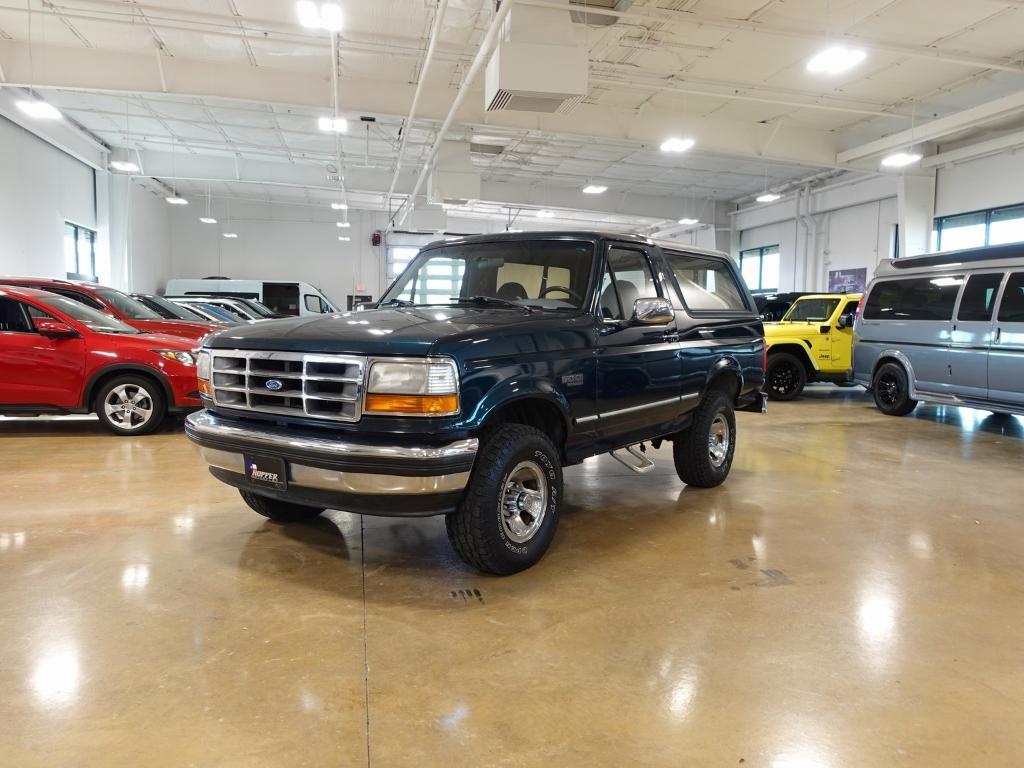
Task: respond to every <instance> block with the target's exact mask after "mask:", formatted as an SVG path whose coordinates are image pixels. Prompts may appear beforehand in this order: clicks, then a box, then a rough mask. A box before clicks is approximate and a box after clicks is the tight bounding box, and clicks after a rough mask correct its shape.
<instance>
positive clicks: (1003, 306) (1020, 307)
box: [999, 272, 1024, 323]
mask: <svg viewBox="0 0 1024 768" xmlns="http://www.w3.org/2000/svg"><path fill="white" fill-rule="evenodd" d="M999 321H1000V322H1003V323H1024V272H1014V273H1013V274H1012V275H1010V280H1009V282H1007V283H1006V291H1005V292H1004V293H1003V300H1002V302H1000V304H999Z"/></svg>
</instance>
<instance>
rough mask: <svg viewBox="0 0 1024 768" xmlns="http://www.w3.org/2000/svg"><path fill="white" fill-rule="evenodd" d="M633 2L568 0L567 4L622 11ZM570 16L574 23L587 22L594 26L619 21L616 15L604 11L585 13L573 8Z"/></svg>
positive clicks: (628, 0) (625, 0)
mask: <svg viewBox="0 0 1024 768" xmlns="http://www.w3.org/2000/svg"><path fill="white" fill-rule="evenodd" d="M632 4H633V0H569V5H574V6H577V7H590V8H604V9H605V10H608V11H624V10H626V9H627V8H629V6H631V5H632ZM570 16H571V17H572V20H573V21H574V22H575V23H576V24H589V25H591V26H594V27H608V26H611V25H612V24H615V23H617V22H618V21H619V17H618V16H609V15H607V14H604V13H587V12H586V11H584V10H578V11H576V10H574V11H573V12H572V13H571V14H570Z"/></svg>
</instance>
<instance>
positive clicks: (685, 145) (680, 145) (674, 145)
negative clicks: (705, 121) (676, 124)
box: [661, 136, 697, 152]
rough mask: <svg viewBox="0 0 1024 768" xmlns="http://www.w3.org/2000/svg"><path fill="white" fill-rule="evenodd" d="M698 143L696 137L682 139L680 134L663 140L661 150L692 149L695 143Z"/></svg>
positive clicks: (680, 150)
mask: <svg viewBox="0 0 1024 768" xmlns="http://www.w3.org/2000/svg"><path fill="white" fill-rule="evenodd" d="M696 143H697V142H696V141H695V140H694V139H681V138H679V137H678V136H673V137H671V138H669V139H665V140H664V141H663V142H661V151H662V152H685V151H686V150H688V149H692V148H693V145H694V144H696Z"/></svg>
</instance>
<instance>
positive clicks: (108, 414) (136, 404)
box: [92, 374, 167, 435]
mask: <svg viewBox="0 0 1024 768" xmlns="http://www.w3.org/2000/svg"><path fill="white" fill-rule="evenodd" d="M92 409H93V411H94V412H95V413H96V415H97V416H98V417H99V419H100V424H101V425H102V426H103V428H104V429H106V430H107V431H108V432H113V433H114V434H115V435H148V434H150V433H151V432H155V431H156V430H157V428H158V427H159V426H160V423H161V422H162V421H163V418H164V414H165V413H166V412H167V399H166V397H165V396H164V393H163V391H162V390H161V388H160V385H159V384H157V383H156V382H155V381H153V380H152V379H149V378H146V377H145V376H135V375H131V374H128V375H125V376H115V377H114V378H112V379H110V380H109V381H107V382H105V383H104V384H103V385H102V386H101V387H100V388H99V391H98V392H97V393H96V396H95V398H94V399H93V404H92Z"/></svg>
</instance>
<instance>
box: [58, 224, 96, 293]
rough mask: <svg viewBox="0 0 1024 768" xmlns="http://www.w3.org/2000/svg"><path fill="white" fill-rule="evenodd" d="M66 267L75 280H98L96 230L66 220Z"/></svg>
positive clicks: (70, 276) (69, 275)
mask: <svg viewBox="0 0 1024 768" xmlns="http://www.w3.org/2000/svg"><path fill="white" fill-rule="evenodd" d="M64 268H65V271H66V272H67V273H68V277H69V278H71V279H74V280H92V281H93V282H96V281H97V280H98V278H97V277H96V232H95V230H92V229H88V228H87V227H83V226H80V225H78V224H72V223H71V222H70V221H65V222H64Z"/></svg>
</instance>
